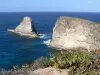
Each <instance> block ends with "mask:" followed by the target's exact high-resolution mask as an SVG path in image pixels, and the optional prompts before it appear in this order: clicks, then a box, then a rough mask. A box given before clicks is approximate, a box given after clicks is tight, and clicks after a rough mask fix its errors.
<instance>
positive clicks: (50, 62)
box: [0, 50, 100, 75]
mask: <svg viewBox="0 0 100 75" xmlns="http://www.w3.org/2000/svg"><path fill="white" fill-rule="evenodd" d="M48 67H52V68H59V69H69V72H70V74H71V75H99V69H100V50H95V51H92V52H84V51H80V50H77V51H61V52H58V53H54V54H52V55H50V57H41V58H40V59H37V60H36V61H34V62H33V63H32V64H24V65H22V66H21V67H18V66H14V67H13V69H12V70H9V71H5V70H1V72H0V73H1V74H2V75H16V74H17V73H21V74H23V73H25V74H27V73H28V71H34V70H37V69H40V68H48ZM1 74H0V75H1Z"/></svg>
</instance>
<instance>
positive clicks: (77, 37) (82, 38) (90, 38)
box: [50, 16, 100, 51]
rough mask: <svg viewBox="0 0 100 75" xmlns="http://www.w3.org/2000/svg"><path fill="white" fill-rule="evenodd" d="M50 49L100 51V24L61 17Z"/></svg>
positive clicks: (54, 30) (55, 28)
mask: <svg viewBox="0 0 100 75" xmlns="http://www.w3.org/2000/svg"><path fill="white" fill-rule="evenodd" d="M50 47H53V48H57V49H61V50H62V49H64V50H71V49H78V48H83V49H85V50H88V51H91V50H95V49H100V23H95V22H92V21H89V20H84V19H80V18H72V17H65V16H61V17H60V18H59V19H58V20H57V22H56V24H55V27H54V29H53V35H52V40H51V42H50Z"/></svg>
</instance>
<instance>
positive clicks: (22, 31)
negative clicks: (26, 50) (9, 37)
mask: <svg viewBox="0 0 100 75" xmlns="http://www.w3.org/2000/svg"><path fill="white" fill-rule="evenodd" d="M8 31H9V32H13V33H17V34H19V35H21V36H29V37H37V36H38V35H37V32H36V30H35V28H34V26H33V25H32V19H31V18H30V17H28V16H26V17H24V19H23V21H22V22H21V23H20V24H19V25H18V26H17V27H16V28H15V29H8Z"/></svg>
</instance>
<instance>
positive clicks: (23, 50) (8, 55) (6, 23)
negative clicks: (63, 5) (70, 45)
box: [0, 12, 100, 69]
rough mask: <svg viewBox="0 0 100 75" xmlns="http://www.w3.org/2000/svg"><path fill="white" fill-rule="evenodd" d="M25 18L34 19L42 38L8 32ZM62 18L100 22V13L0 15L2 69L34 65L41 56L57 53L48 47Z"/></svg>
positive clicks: (0, 64) (0, 59)
mask: <svg viewBox="0 0 100 75" xmlns="http://www.w3.org/2000/svg"><path fill="white" fill-rule="evenodd" d="M25 16H30V17H31V18H32V19H33V24H34V26H35V28H36V30H37V32H38V33H40V34H42V35H43V36H42V37H41V38H37V39H29V38H25V37H20V36H17V35H14V34H11V33H9V32H7V29H14V28H15V27H16V26H17V25H18V24H19V23H20V22H21V21H22V19H23V17H25ZM60 16H72V17H79V18H84V19H88V20H92V21H95V22H100V13H74V12H73V13H70V12H69V13H68V12H48V13H47V12H44V13H43V12H26V13H25V12H23V13H0V68H4V69H10V68H12V66H14V65H19V66H20V65H22V64H25V63H32V62H33V61H34V60H36V59H37V58H40V57H41V56H48V55H49V53H51V52H55V51H56V50H52V49H50V48H49V47H48V44H49V41H48V40H50V39H51V38H52V30H53V27H54V25H55V23H56V20H57V19H58V18H59V17H60Z"/></svg>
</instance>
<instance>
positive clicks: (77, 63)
mask: <svg viewBox="0 0 100 75" xmlns="http://www.w3.org/2000/svg"><path fill="white" fill-rule="evenodd" d="M44 66H45V67H49V66H50V67H55V68H60V69H70V71H71V72H72V73H73V74H77V73H84V72H85V71H87V72H88V71H90V70H91V69H94V68H95V65H94V61H93V57H92V55H91V53H87V52H83V51H72V52H63V51H62V52H60V53H57V54H55V55H53V56H51V57H50V58H48V59H47V58H46V62H45V63H44Z"/></svg>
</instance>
